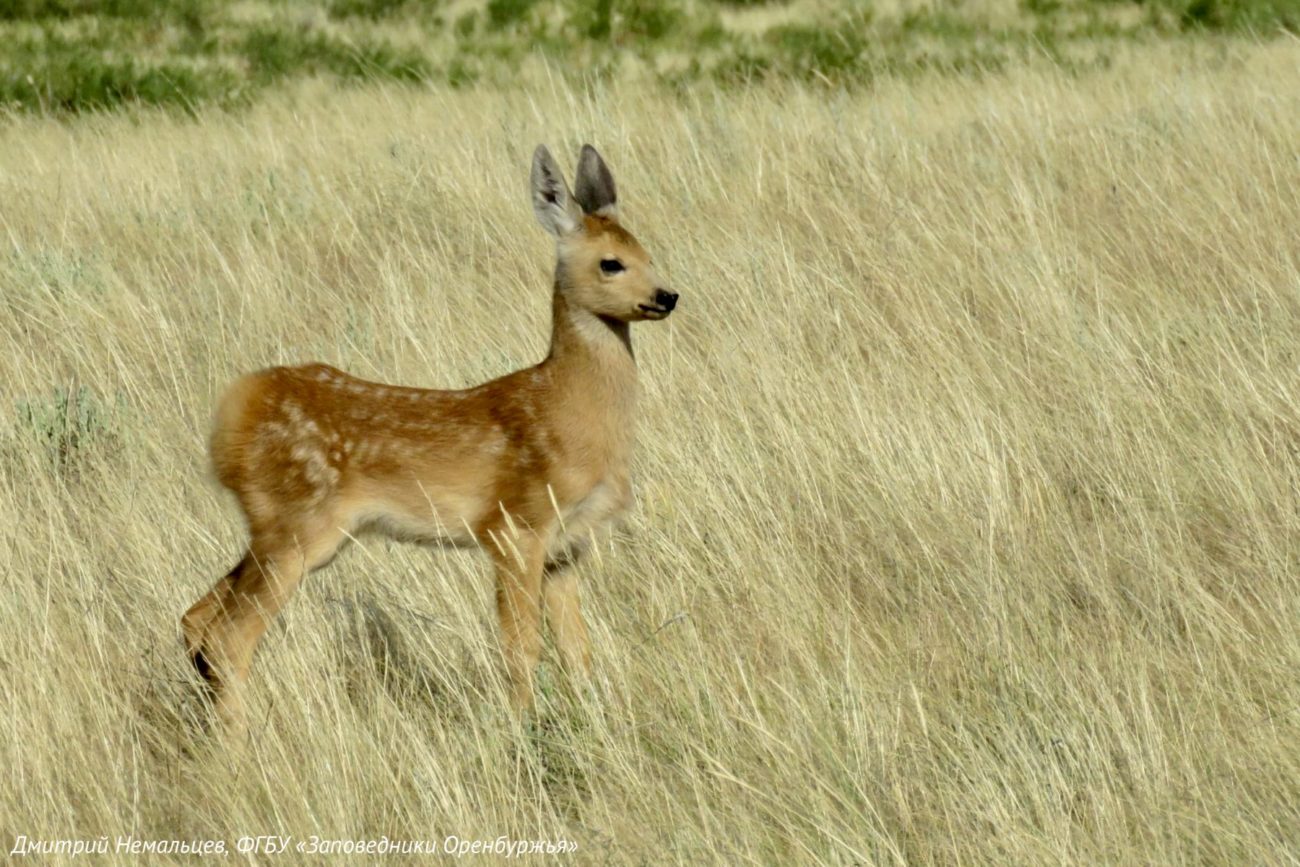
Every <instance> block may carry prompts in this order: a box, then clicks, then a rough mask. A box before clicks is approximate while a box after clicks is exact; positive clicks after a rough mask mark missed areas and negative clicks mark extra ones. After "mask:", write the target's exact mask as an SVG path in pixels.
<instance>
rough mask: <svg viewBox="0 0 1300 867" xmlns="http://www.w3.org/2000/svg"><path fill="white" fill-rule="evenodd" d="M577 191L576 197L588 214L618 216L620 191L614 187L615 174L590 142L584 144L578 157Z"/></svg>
mask: <svg viewBox="0 0 1300 867" xmlns="http://www.w3.org/2000/svg"><path fill="white" fill-rule="evenodd" d="M576 183H577V192H576V193H575V195H574V198H576V199H577V200H578V204H579V205H582V209H583V210H584V211H586V212H587V213H588V214H600V215H601V216H602V217H615V216H618V191H617V190H615V189H614V176H613V175H612V174H610V173H609V166H607V165H605V161H604V160H603V159H601V158H600V154H598V153H597V152H596V149H595V148H594V147H592V146H591V145H589V144H585V145H583V146H582V155H581V156H580V157H578V178H577V182H576Z"/></svg>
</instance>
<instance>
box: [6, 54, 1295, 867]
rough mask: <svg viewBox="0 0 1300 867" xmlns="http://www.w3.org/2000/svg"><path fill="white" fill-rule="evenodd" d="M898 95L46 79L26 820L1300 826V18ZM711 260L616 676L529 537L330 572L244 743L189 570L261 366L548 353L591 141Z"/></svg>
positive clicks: (1056, 835)
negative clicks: (478, 551)
mask: <svg viewBox="0 0 1300 867" xmlns="http://www.w3.org/2000/svg"><path fill="white" fill-rule="evenodd" d="M1189 51H1191V49H1190V48H1186V47H1185V48H1182V49H1178V50H1177V51H1167V50H1165V49H1161V48H1151V49H1144V50H1142V52H1141V53H1138V54H1135V55H1132V56H1129V57H1127V58H1125V59H1124V60H1123V61H1122V62H1119V63H1117V64H1116V66H1115V67H1114V68H1113V69H1112V70H1111V71H1108V72H1105V73H1096V74H1091V75H1089V76H1088V77H1086V78H1082V79H1076V78H1070V77H1067V76H1063V75H1061V74H1059V73H1057V72H1055V71H1053V70H1052V69H1050V68H1036V69H1022V70H1018V71H1016V72H1015V73H1013V74H1009V75H1006V76H1004V77H989V78H986V79H985V80H983V81H963V80H952V79H947V80H941V79H933V80H925V79H923V80H921V81H919V82H912V83H908V84H903V83H898V84H890V83H888V82H883V83H881V84H879V85H878V86H877V87H876V88H874V89H873V90H872V91H870V92H859V93H856V94H843V93H836V94H832V93H827V92H819V91H814V90H801V89H796V88H790V89H785V90H780V91H775V90H773V91H763V90H751V91H736V92H722V91H715V90H712V89H710V88H708V87H704V86H701V87H700V88H698V89H696V90H694V91H692V92H691V94H690V95H689V96H677V97H674V96H671V95H668V94H665V93H661V92H658V91H655V90H650V89H646V88H643V87H639V86H636V85H632V84H628V85H624V86H622V87H621V88H619V87H617V86H611V87H612V89H609V90H599V91H596V92H594V93H586V94H584V93H574V92H568V91H566V90H563V89H561V88H560V87H559V86H558V85H555V86H551V85H548V84H547V83H546V82H545V81H544V80H542V79H539V80H538V82H537V83H536V84H535V85H534V86H530V87H528V88H524V89H521V90H520V91H518V92H514V93H501V92H496V91H482V92H474V91H469V92H465V91H447V90H434V91H429V92H415V91H410V90H398V89H392V90H388V89H379V90H365V91H356V90H353V91H348V92H344V93H338V92H331V91H329V90H327V89H324V88H319V87H315V88H313V87H308V88H304V89H299V90H297V91H295V92H293V93H290V94H285V95H283V96H281V97H278V98H276V99H274V100H273V101H272V102H270V103H268V104H266V105H264V106H262V107H260V108H256V109H253V110H252V111H251V112H249V113H248V114H244V115H240V116H228V115H224V114H221V113H211V114H202V115H200V117H199V118H198V119H197V120H195V121H186V120H181V119H175V118H166V117H153V116H148V115H146V116H144V117H143V119H140V118H136V119H132V118H123V117H113V118H87V119H83V120H80V121H77V122H75V123H60V122H55V121H49V120H41V119H34V118H21V119H11V120H10V121H8V122H7V123H6V125H5V126H4V128H3V129H2V130H0V167H3V169H2V171H3V174H2V175H0V230H2V231H3V246H4V251H3V254H2V256H3V258H2V260H0V348H2V349H3V358H4V363H3V376H0V514H2V515H3V516H4V520H3V521H2V522H0V576H2V580H3V590H4V595H3V601H2V602H0V692H2V693H3V703H2V705H0V706H2V707H3V711H0V724H2V726H3V728H2V731H3V736H2V737H0V741H2V742H3V744H4V746H3V747H0V767H3V769H4V771H3V775H2V777H0V779H3V783H0V832H2V833H3V834H4V835H5V837H4V840H3V845H4V851H6V852H7V851H8V850H9V847H10V846H11V845H12V841H13V839H14V838H15V837H16V836H17V835H19V834H23V835H26V836H28V837H29V838H33V839H57V838H69V837H76V838H82V839H95V838H97V837H99V836H100V835H109V838H110V841H112V839H113V838H114V837H115V836H116V835H126V834H133V835H135V836H137V837H143V838H161V839H173V838H180V839H202V838H222V839H225V840H227V841H229V843H228V845H230V846H231V847H232V848H233V846H234V840H235V839H236V838H237V837H238V836H240V835H244V834H248V835H256V834H289V835H293V837H294V840H295V841H298V840H302V839H304V838H306V837H309V836H310V835H312V834H316V835H320V836H321V837H324V838H367V837H371V838H373V837H379V836H381V835H387V836H389V837H390V838H394V839H430V840H434V841H441V840H442V839H443V838H444V837H445V836H447V835H450V834H456V835H459V836H462V837H467V838H470V837H485V838H489V839H495V838H496V837H497V836H498V835H502V834H504V835H508V836H510V837H524V838H530V839H532V838H538V837H542V838H551V839H558V838H566V839H570V840H574V841H577V843H578V844H579V846H580V851H579V853H578V855H577V856H576V860H577V861H578V862H580V863H607V862H608V863H618V864H623V863H653V864H661V863H683V864H697V863H725V864H741V863H762V864H791V863H800V864H805V863H806V864H815V863H824V864H877V863H878V864H893V863H903V862H908V863H918V864H924V863H998V864H1001V863H1020V864H1067V863H1068V864H1098V863H1160V864H1180V863H1218V864H1263V863H1295V862H1296V861H1297V860H1300V725H1298V723H1300V719H1297V715H1296V708H1297V702H1300V680H1298V679H1297V677H1296V672H1297V671H1298V670H1300V633H1298V631H1297V625H1298V624H1300V592H1297V591H1298V590H1300V586H1298V582H1297V569H1298V568H1300V491H1298V489H1297V484H1298V483H1300V460H1298V457H1297V448H1298V447H1300V410H1298V409H1297V407H1298V406H1300V379H1298V378H1297V365H1298V364H1300V344H1298V338H1297V334H1300V254H1298V252H1297V250H1298V247H1297V237H1300V198H1298V197H1297V190H1300V163H1298V162H1297V151H1296V142H1297V141H1300V67H1297V65H1296V63H1295V59H1296V45H1295V43H1294V41H1290V42H1279V43H1274V44H1273V45H1271V46H1263V47H1252V46H1248V45H1240V46H1238V47H1236V48H1233V49H1231V50H1230V51H1228V52H1227V53H1226V54H1213V55H1212V54H1210V53H1209V52H1208V51H1207V52H1205V53H1204V54H1203V55H1202V56H1199V57H1193V56H1192V55H1190V54H1189V53H1188V52H1189ZM585 140H590V141H593V142H595V143H596V144H597V145H598V146H599V147H601V149H602V150H603V151H604V153H605V155H606V156H607V158H608V159H609V160H610V163H611V165H612V166H613V168H614V170H615V172H616V174H617V175H618V177H619V180H620V183H621V185H622V191H623V195H624V198H625V201H626V207H625V214H626V219H627V222H628V223H629V225H630V226H631V227H632V228H633V229H634V230H636V231H637V232H638V234H639V235H640V236H641V238H642V240H643V241H644V242H645V244H646V246H647V248H648V249H650V250H651V252H652V254H654V255H655V256H656V259H657V260H658V261H659V262H661V264H662V266H663V269H664V271H665V272H666V273H667V274H668V275H670V277H671V279H673V281H674V283H675V285H676V288H678V289H680V290H681V291H682V292H683V306H682V309H681V310H680V312H679V313H677V314H675V315H674V317H673V318H672V319H671V320H669V321H668V322H667V323H664V324H662V325H647V326H639V327H638V329H637V333H636V335H635V340H636V341H637V344H638V353H639V356H638V357H639V359H640V363H641V365H642V370H643V381H644V392H645V394H644V407H645V413H644V418H643V425H642V427H641V430H640V442H641V446H642V447H641V450H640V455H639V465H638V467H637V470H638V476H639V479H640V489H639V493H640V501H639V505H638V507H637V509H636V510H635V513H634V514H633V515H632V517H631V518H630V520H629V522H628V524H627V525H626V527H625V528H624V529H623V530H622V531H620V532H619V533H617V534H616V535H615V537H614V538H613V539H612V540H611V541H610V542H609V543H608V544H605V545H602V546H601V547H600V549H599V552H598V556H596V557H595V558H594V559H593V560H591V561H590V562H588V563H586V564H584V565H583V566H582V567H581V569H582V574H583V577H584V579H585V580H584V584H585V588H586V600H587V606H588V611H589V612H590V620H591V622H592V624H593V627H594V639H595V648H596V651H597V659H598V666H599V671H600V675H601V680H600V683H599V685H598V687H597V690H596V691H597V693H598V695H597V697H596V698H595V700H594V701H591V702H588V703H587V704H585V705H583V706H570V705H567V704H565V703H563V702H561V701H559V700H558V699H556V698H554V691H553V690H549V689H548V691H547V694H548V696H551V698H548V700H547V702H546V707H545V710H544V712H543V716H542V719H541V722H540V725H538V726H537V727H536V728H535V729H533V730H529V731H524V730H520V729H518V728H517V727H515V726H514V725H513V724H512V723H511V722H510V720H509V719H508V718H506V717H505V716H503V715H502V714H501V713H500V712H499V711H498V708H499V707H501V706H502V704H503V702H504V696H503V691H502V687H501V682H500V675H499V673H498V670H499V666H498V660H497V657H496V637H495V633H494V617H493V616H492V614H491V611H492V608H491V604H490V584H489V577H488V572H487V569H486V566H485V564H484V563H483V562H482V561H480V560H478V559H477V558H475V557H473V556H471V555H469V554H467V553H448V552H441V551H438V552H434V553H433V554H432V555H431V554H430V553H429V552H428V551H425V550H422V549H418V548H415V547H410V546H398V545H390V544H388V543H385V542H383V541H379V540H375V539H363V540H361V542H360V543H359V544H354V545H352V546H350V547H349V549H347V550H345V551H344V552H343V554H342V555H341V556H340V557H339V558H338V559H337V560H336V561H335V562H334V564H333V565H331V566H330V567H328V568H327V569H325V570H323V571H321V572H318V573H316V574H315V575H313V576H312V577H311V578H309V580H308V581H307V582H306V583H305V585H304V589H303V590H302V591H301V592H300V593H299V595H298V596H297V597H296V598H295V600H294V601H293V603H292V605H291V606H290V607H289V610H288V613H287V616H286V617H285V618H284V628H282V629H277V630H273V631H272V633H271V634H270V635H269V637H268V639H267V641H266V642H265V643H264V645H263V648H262V651H261V653H260V655H259V660H258V664H257V669H256V672H257V681H256V682H257V687H256V689H255V690H254V702H255V705H254V706H255V710H254V717H255V719H256V722H255V725H254V734H253V739H252V743H251V745H250V747H249V749H248V751H247V753H246V754H244V755H240V756H233V757H231V756H225V755H222V754H219V753H214V752H213V751H211V750H209V749H208V748H207V746H206V745H207V744H208V743H209V742H208V740H207V739H206V738H205V737H204V736H203V735H201V734H198V733H196V731H195V728H194V724H193V721H192V718H193V716H194V714H195V711H196V702H195V699H194V691H193V687H192V682H191V681H190V679H189V674H188V672H187V669H186V665H185V663H184V661H183V659H182V655H181V649H180V643H179V636H178V625H177V621H178V618H179V616H180V614H181V612H182V611H183V610H184V609H185V607H186V606H187V605H188V604H189V603H190V602H192V601H193V600H194V599H195V598H196V597H197V596H198V595H199V594H200V593H201V592H202V591H204V590H205V589H206V588H207V587H208V586H209V584H210V583H211V582H212V581H213V580H215V578H216V577H217V576H218V575H219V574H221V573H222V572H224V570H225V569H227V568H228V567H229V566H230V565H231V563H232V562H233V558H234V557H235V556H236V555H237V553H238V552H239V551H240V549H241V545H242V543H243V529H242V527H240V526H239V524H238V519H237V512H236V511H235V509H234V507H233V504H232V503H230V502H229V501H228V500H227V499H226V498H225V496H224V495H223V494H221V493H220V492H219V491H218V490H217V488H216V486H215V484H214V483H213V482H211V481H210V476H209V473H208V470H207V466H206V458H205V449H204V447H205V439H206V435H207V430H208V422H209V412H210V411H211V407H212V405H213V400H214V396H215V394H216V393H217V391H218V389H220V387H221V386H222V385H223V384H224V383H225V382H227V381H228V380H229V379H230V378H231V377H232V376H234V375H235V374H236V373H237V372H239V371H243V370H247V369H250V368H254V367H257V366H260V365H265V364H269V363H274V362H291V361H305V360H309V359H319V360H324V361H328V362H331V363H335V364H338V365H341V366H343V367H345V368H347V369H349V370H352V371H354V372H356V373H358V374H360V375H364V376H368V377H374V378H382V379H388V380H397V381H402V382H408V383H418V384H426V385H464V384H468V383H471V382H474V381H476V380H479V379H481V378H484V377H487V376H489V375H493V374H497V373H501V372H503V371H506V370H508V369H510V368H512V367H514V366H517V365H520V364H523V363H529V362H531V361H533V360H535V359H537V358H539V357H540V356H541V354H542V353H543V352H544V351H545V345H546V338H547V331H546V328H547V323H546V320H547V316H548V312H549V297H548V290H549V268H550V265H551V251H550V248H549V246H548V242H547V239H546V236H545V235H544V234H543V232H542V231H541V230H540V229H539V228H537V227H536V226H535V225H534V224H533V218H532V215H531V213H530V211H529V207H528V204H527V198H526V194H525V189H526V178H527V170H528V156H529V153H530V151H531V148H532V146H533V145H534V144H535V143H536V142H538V141H548V142H550V143H551V144H552V146H553V147H554V148H555V149H556V152H557V153H559V152H561V151H563V152H566V153H567V154H569V155H570V156H569V157H568V159H572V154H574V153H575V149H576V145H577V144H579V143H580V142H582V141H585Z"/></svg>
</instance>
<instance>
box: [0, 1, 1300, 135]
mask: <svg viewBox="0 0 1300 867" xmlns="http://www.w3.org/2000/svg"><path fill="white" fill-rule="evenodd" d="M1287 29H1289V30H1291V31H1292V32H1294V31H1296V30H1297V29H1300V4H1297V3H1296V2H1295V0H968V2H961V0H947V2H939V3H920V2H897V0H894V2H881V3H854V2H829V0H821V2H819V0H792V2H782V0H769V2H762V0H757V2H756V0H487V2H486V3H483V2H473V0H325V2H301V0H279V2H274V0H270V2H241V3H226V2H218V0H157V2H154V0H110V2H97V0H95V2H92V0H0V103H7V104H8V105H10V106H11V107H15V108H21V109H27V110H36V111H44V112H79V111H86V110H94V109H102V108H109V107H113V106H117V105H119V104H121V103H124V102H125V103H144V104H162V105H171V106H177V107H180V108H183V109H188V110H193V109H194V108H195V107H197V106H198V105H201V104H203V103H207V102H214V103H217V104H220V105H227V106H230V105H239V104H244V103H246V102H247V101H248V99H249V98H250V97H251V96H252V95H254V94H255V93H257V92H258V91H260V90H262V89H263V88H265V87H266V86H267V85H269V84H273V83H275V82H277V81H281V80H283V79H286V78H293V77H301V76H316V75H324V76H329V77H333V78H337V79H339V80H342V81H357V80H375V79H380V80H398V81H405V82H443V83H447V84H450V85H453V86H464V85H466V84H469V83H472V82H476V81H483V80H487V81H489V82H494V83H498V84H509V83H510V82H511V81H512V80H513V78H514V76H515V75H517V71H518V69H519V67H520V65H521V64H524V63H526V62H527V61H528V60H529V59H538V58H541V59H545V60H546V61H549V63H550V64H551V65H553V66H554V67H555V68H557V69H559V70H563V73H564V74H579V75H582V76H586V77H592V76H595V77H609V76H615V77H619V76H626V75H636V76H641V77H645V76H649V77H652V78H657V79H663V80H665V81H668V82H671V83H675V84H677V85H679V86H687V85H689V84H691V83H694V82H698V81H700V80H702V79H717V80H719V81H722V82H729V83H735V82H744V81H751V80H753V79H755V78H763V79H766V78H771V77H777V78H788V77H794V78H801V79H808V80H815V81H820V82H823V83H827V84H830V83H837V84H849V83H861V82H865V81H870V80H872V79H874V78H876V77H879V76H881V75H910V74H916V73H918V72H922V71H927V70H934V69H938V70H947V71H950V72H957V73H963V74H978V73H983V72H988V71H993V70H998V69H1002V68H1004V67H1005V65H1006V64H1007V63H1009V62H1015V61H1019V60H1024V59H1026V58H1031V57H1045V58H1049V59H1050V60H1052V61H1053V62H1055V63H1057V64H1059V65H1061V66H1063V67H1064V68H1067V69H1078V68H1090V67H1094V66H1097V65H1104V64H1106V63H1108V62H1110V61H1111V59H1112V58H1113V56H1114V51H1115V49H1116V47H1117V46H1119V45H1121V44H1123V43H1128V42H1138V43H1149V42H1152V41H1155V40H1163V39H1171V38H1174V39H1179V38H1187V37H1188V36H1189V35H1190V36H1194V37H1196V38H1202V37H1204V36H1206V35H1209V34H1216V33H1218V34H1222V33H1230V34H1238V35H1240V34H1251V35H1257V36H1265V37H1267V36H1273V35H1277V34H1278V33H1280V32H1283V31H1285V30H1287Z"/></svg>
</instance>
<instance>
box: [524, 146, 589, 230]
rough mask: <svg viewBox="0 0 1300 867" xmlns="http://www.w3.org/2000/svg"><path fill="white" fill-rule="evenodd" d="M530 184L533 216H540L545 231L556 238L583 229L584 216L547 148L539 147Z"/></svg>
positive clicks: (534, 154)
mask: <svg viewBox="0 0 1300 867" xmlns="http://www.w3.org/2000/svg"><path fill="white" fill-rule="evenodd" d="M530 181H531V184H532V190H533V213H535V214H537V222H539V223H541V224H542V228H544V229H546V231H548V232H550V233H551V234H552V235H555V236H556V237H561V236H564V235H569V234H572V233H573V232H576V231H578V229H579V228H580V227H581V226H582V212H581V211H580V210H579V209H578V206H577V204H576V203H575V202H574V201H573V195H572V194H571V193H570V192H569V185H568V184H567V183H565V180H564V175H563V173H561V172H560V167H559V165H557V164H556V162H555V157H553V156H551V152H550V151H548V150H547V149H546V145H538V146H537V150H535V151H533V172H532V176H531V178H530Z"/></svg>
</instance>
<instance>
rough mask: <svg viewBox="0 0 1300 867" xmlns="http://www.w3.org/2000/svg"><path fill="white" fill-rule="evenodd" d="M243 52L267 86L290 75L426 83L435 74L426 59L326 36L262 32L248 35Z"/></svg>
mask: <svg viewBox="0 0 1300 867" xmlns="http://www.w3.org/2000/svg"><path fill="white" fill-rule="evenodd" d="M240 50H241V52H242V53H243V55H244V57H245V58H246V59H247V60H248V64H249V68H250V70H251V72H252V74H253V76H254V78H255V79H256V80H257V81H258V82H259V83H262V84H268V83H270V82H272V81H275V80H277V79H281V78H284V77H286V76H288V75H290V74H305V75H319V74H321V73H324V72H329V73H333V74H334V75H337V76H339V77H340V78H392V79H396V80H398V81H423V80H425V79H427V78H429V77H430V76H431V75H432V68H431V67H430V65H429V61H428V60H426V59H425V57H424V55H422V54H419V53H416V52H409V51H408V52H403V51H400V50H398V49H396V48H394V47H393V46H392V45H389V44H388V43H385V42H355V43H347V42H343V41H342V40H339V39H336V38H334V37H331V36H327V35H326V34H324V33H315V32H304V31H296V32H293V31H286V30H280V29H276V28H273V27H259V28H257V29H255V30H253V31H251V32H250V33H248V34H247V35H245V36H244V38H243V40H242V41H241V43H240Z"/></svg>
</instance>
